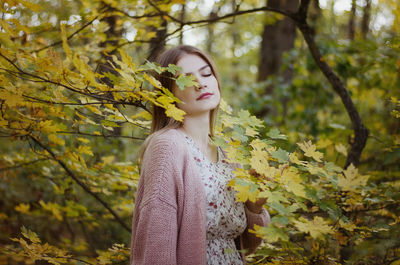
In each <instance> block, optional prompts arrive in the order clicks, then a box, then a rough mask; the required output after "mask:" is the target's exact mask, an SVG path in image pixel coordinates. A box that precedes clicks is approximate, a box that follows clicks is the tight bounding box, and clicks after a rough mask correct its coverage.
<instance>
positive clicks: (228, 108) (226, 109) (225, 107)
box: [219, 98, 232, 114]
mask: <svg viewBox="0 0 400 265" xmlns="http://www.w3.org/2000/svg"><path fill="white" fill-rule="evenodd" d="M219 107H220V108H221V110H222V111H224V112H226V113H228V114H232V108H231V106H229V105H228V103H226V101H225V100H224V99H223V98H221V101H220V102H219Z"/></svg>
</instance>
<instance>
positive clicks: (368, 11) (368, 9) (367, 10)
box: [361, 0, 371, 39]
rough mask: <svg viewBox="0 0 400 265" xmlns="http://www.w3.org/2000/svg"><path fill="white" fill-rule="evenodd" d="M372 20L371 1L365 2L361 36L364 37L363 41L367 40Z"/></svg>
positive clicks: (366, 0)
mask: <svg viewBox="0 0 400 265" xmlns="http://www.w3.org/2000/svg"><path fill="white" fill-rule="evenodd" d="M370 18H371V0H365V7H364V11H363V17H362V21H361V36H362V37H363V39H365V38H367V34H368V31H369V20H370Z"/></svg>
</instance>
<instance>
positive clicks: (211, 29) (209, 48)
mask: <svg viewBox="0 0 400 265" xmlns="http://www.w3.org/2000/svg"><path fill="white" fill-rule="evenodd" d="M218 12H219V7H216V6H214V7H213V9H212V10H211V12H210V14H209V15H208V18H209V19H215V18H216V17H218ZM214 25H215V24H213V23H210V24H208V25H207V35H208V36H207V41H206V51H207V52H208V53H209V54H212V44H213V42H214Z"/></svg>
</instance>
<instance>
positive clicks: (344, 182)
mask: <svg viewBox="0 0 400 265" xmlns="http://www.w3.org/2000/svg"><path fill="white" fill-rule="evenodd" d="M343 175H344V176H343ZM368 178H369V176H361V175H360V174H358V169H357V168H356V167H354V165H353V164H350V166H348V167H347V169H346V170H344V171H343V174H340V175H339V176H338V185H339V186H340V187H341V188H342V190H345V191H357V190H358V187H359V186H364V185H365V184H366V183H367V181H368Z"/></svg>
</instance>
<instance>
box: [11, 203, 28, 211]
mask: <svg viewBox="0 0 400 265" xmlns="http://www.w3.org/2000/svg"><path fill="white" fill-rule="evenodd" d="M30 208H31V206H30V205H29V204H25V203H20V204H18V205H17V206H15V207H14V209H15V210H16V211H17V212H21V213H29V209H30Z"/></svg>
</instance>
